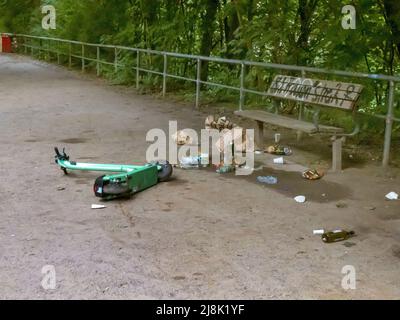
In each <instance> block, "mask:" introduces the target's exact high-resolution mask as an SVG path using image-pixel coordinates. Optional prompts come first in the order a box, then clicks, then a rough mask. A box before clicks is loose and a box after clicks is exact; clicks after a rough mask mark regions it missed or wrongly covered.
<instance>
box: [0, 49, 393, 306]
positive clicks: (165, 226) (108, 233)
mask: <svg viewBox="0 0 400 320" xmlns="http://www.w3.org/2000/svg"><path fill="white" fill-rule="evenodd" d="M207 112H210V108H208V109H207V108H205V109H204V110H202V111H194V110H193V109H192V106H191V105H188V104H184V103H178V102H171V101H166V100H161V99H159V98H157V97H154V96H144V95H137V94H136V93H135V91H134V90H133V89H131V88H125V87H115V86H114V87H113V86H110V85H108V84H107V83H106V82H105V81H103V80H99V79H95V78H94V77H92V76H87V75H81V74H79V73H78V72H72V71H68V70H66V69H64V68H62V67H57V66H54V65H48V64H45V63H43V62H37V61H32V60H30V59H29V58H26V57H21V56H15V55H13V56H12V55H0V298H2V299H15V298H17V299H27V298H30V299H81V298H83V299H153V298H154V299H159V298H164V299H192V298H200V299H205V298H206V299H225V298H229V299H331V298H333V299H361V298H366V299H373V298H375V299H376V298H378V299H380V298H388V299H397V298H399V294H400V287H399V284H400V273H399V271H398V266H399V262H400V245H399V240H400V235H399V227H400V210H399V202H398V201H393V202H389V201H386V200H385V198H384V196H385V194H387V193H388V192H390V191H396V192H398V193H400V189H399V185H400V184H399V178H398V171H396V170H392V171H391V172H382V170H381V169H379V168H378V167H376V166H374V165H365V166H362V167H358V168H355V167H353V168H347V169H346V170H345V171H344V173H342V174H327V175H326V176H325V177H324V178H323V179H322V180H320V181H316V182H310V181H306V180H303V179H302V178H301V176H300V172H301V170H302V169H303V166H302V165H306V164H307V162H306V161H303V162H302V163H300V165H295V164H292V165H291V167H290V168H289V169H290V170H288V169H286V170H279V169H280V167H279V166H275V167H273V166H270V167H267V168H265V169H263V171H259V172H256V173H255V174H254V175H253V176H250V177H244V178H242V177H235V176H232V175H217V174H216V173H214V172H213V171H212V170H201V171H199V170H194V171H184V170H179V169H176V170H175V171H174V179H173V180H172V181H170V182H168V183H162V184H159V185H157V186H156V187H154V188H151V189H149V190H147V191H144V192H142V193H139V194H137V195H135V196H134V197H133V198H132V199H130V200H120V201H114V202H107V203H106V205H107V208H106V209H104V210H91V209H90V206H91V204H92V203H99V200H98V199H97V198H95V197H94V195H93V191H92V185H93V182H94V179H95V178H96V177H97V176H98V175H99V174H96V173H74V174H70V175H69V176H64V175H63V173H62V171H61V170H59V169H58V168H57V166H56V165H55V163H54V159H53V147H54V146H56V145H58V146H60V147H63V146H65V147H66V148H67V151H68V153H69V154H70V155H71V157H72V158H73V160H79V161H91V162H114V163H118V162H122V163H141V162H144V161H145V151H146V149H147V147H148V143H147V142H146V141H145V135H146V132H147V131H148V130H149V129H152V128H164V129H166V128H167V127H168V120H178V123H179V127H180V128H185V127H189V128H194V129H197V130H198V129H200V128H202V126H203V123H204V118H205V116H206V115H207ZM242 124H243V123H242ZM314 150H315V151H314V153H312V152H311V153H310V154H308V153H306V152H302V151H297V150H295V154H294V155H293V156H292V157H291V158H289V160H290V161H292V162H296V161H300V160H301V159H310V158H309V157H314V158H313V159H318V157H319V148H318V147H316V148H314ZM271 159H272V158H271V157H267V156H264V155H262V156H258V158H257V161H259V162H260V163H271V161H272V160H271ZM268 173H270V174H274V175H276V176H277V177H278V180H279V181H278V184H277V185H276V186H271V187H267V186H264V185H260V184H258V183H257V182H256V176H257V175H258V174H268ZM59 187H61V188H65V190H58V188H59ZM300 194H301V195H305V196H306V197H307V198H308V201H307V202H306V203H305V204H297V203H295V202H294V200H293V197H294V196H296V195H300ZM338 206H339V207H338ZM338 227H339V228H345V229H349V230H350V229H351V230H354V231H355V232H356V233H357V237H354V238H352V239H349V240H348V241H345V242H341V243H336V244H324V243H323V242H322V241H321V239H320V238H319V237H318V236H313V235H312V231H313V229H320V228H326V229H333V228H338ZM45 265H53V266H54V267H55V271H56V289H54V290H44V289H43V288H42V285H41V282H42V279H43V277H44V275H43V274H42V273H41V271H42V268H43V266H45ZM345 265H353V266H354V267H355V269H356V279H357V282H356V283H357V288H356V290H348V291H346V290H344V289H343V288H342V286H341V282H342V278H343V276H344V274H342V273H341V271H342V268H343V266H345Z"/></svg>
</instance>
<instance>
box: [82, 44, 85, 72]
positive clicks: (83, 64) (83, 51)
mask: <svg viewBox="0 0 400 320" xmlns="http://www.w3.org/2000/svg"><path fill="white" fill-rule="evenodd" d="M82 72H85V45H84V44H83V43H82Z"/></svg>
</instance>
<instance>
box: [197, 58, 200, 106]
mask: <svg viewBox="0 0 400 320" xmlns="http://www.w3.org/2000/svg"><path fill="white" fill-rule="evenodd" d="M200 90H201V59H200V58H197V78H196V108H199V107H200Z"/></svg>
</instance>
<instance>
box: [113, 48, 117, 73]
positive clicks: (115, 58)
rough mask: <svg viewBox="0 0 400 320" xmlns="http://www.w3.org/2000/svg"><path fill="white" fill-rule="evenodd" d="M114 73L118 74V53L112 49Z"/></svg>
mask: <svg viewBox="0 0 400 320" xmlns="http://www.w3.org/2000/svg"><path fill="white" fill-rule="evenodd" d="M114 71H115V72H118V51H117V47H114Z"/></svg>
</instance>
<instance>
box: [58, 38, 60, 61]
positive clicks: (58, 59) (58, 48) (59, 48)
mask: <svg viewBox="0 0 400 320" xmlns="http://www.w3.org/2000/svg"><path fill="white" fill-rule="evenodd" d="M57 64H60V42H58V41H57Z"/></svg>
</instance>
